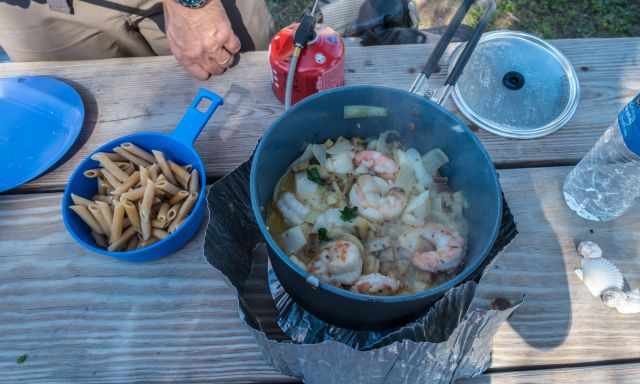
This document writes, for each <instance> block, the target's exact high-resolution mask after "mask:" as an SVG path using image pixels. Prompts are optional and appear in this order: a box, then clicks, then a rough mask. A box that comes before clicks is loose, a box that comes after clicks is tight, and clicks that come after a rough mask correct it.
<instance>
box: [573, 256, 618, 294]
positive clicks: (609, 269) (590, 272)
mask: <svg viewBox="0 0 640 384" xmlns="http://www.w3.org/2000/svg"><path fill="white" fill-rule="evenodd" d="M576 273H577V274H578V276H579V277H580V278H581V279H582V281H583V282H584V284H585V285H586V286H587V288H588V289H589V292H591V294H592V295H593V296H595V297H600V295H601V294H602V293H603V292H604V291H605V290H607V289H611V288H617V289H619V290H622V287H623V286H624V277H623V276H622V273H620V270H618V268H617V267H616V266H615V265H614V264H613V263H612V262H610V261H609V260H607V259H605V258H602V257H600V258H596V259H590V258H583V259H582V270H577V271H576Z"/></svg>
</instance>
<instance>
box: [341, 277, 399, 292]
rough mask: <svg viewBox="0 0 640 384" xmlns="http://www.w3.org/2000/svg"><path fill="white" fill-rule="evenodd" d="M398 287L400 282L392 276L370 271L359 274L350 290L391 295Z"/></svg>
mask: <svg viewBox="0 0 640 384" xmlns="http://www.w3.org/2000/svg"><path fill="white" fill-rule="evenodd" d="M398 289H400V282H399V281H398V280H396V279H394V278H392V277H389V276H385V275H381V274H379V273H372V274H369V275H364V276H361V277H360V278H359V279H358V281H356V283H355V284H354V285H353V286H352V287H351V290H352V291H354V292H359V293H369V294H374V295H391V294H393V293H395V292H396V291H398Z"/></svg>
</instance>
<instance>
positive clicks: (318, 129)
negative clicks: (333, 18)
mask: <svg viewBox="0 0 640 384" xmlns="http://www.w3.org/2000/svg"><path fill="white" fill-rule="evenodd" d="M352 105H363V106H374V107H381V108H384V109H385V110H386V111H387V114H386V116H378V117H369V118H353V119H346V118H345V116H344V108H345V107H346V106H352ZM389 130H395V131H397V132H398V133H399V134H400V140H401V141H402V143H403V144H404V145H405V146H407V147H413V148H416V149H417V150H418V151H419V152H420V153H426V152H427V151H429V150H431V149H434V148H441V149H442V150H444V152H445V153H446V154H447V155H448V156H449V158H450V162H449V163H448V164H446V165H445V166H444V167H443V169H442V172H443V174H444V176H446V177H448V178H449V185H450V186H451V187H452V188H453V189H454V190H460V191H462V192H463V193H464V195H465V197H466V199H467V200H468V202H469V209H467V210H465V217H466V218H467V220H468V222H469V227H470V233H469V236H468V239H467V244H468V247H467V255H466V259H465V264H464V268H463V270H462V271H461V272H460V273H459V274H458V275H456V276H455V277H454V278H453V279H451V280H449V281H447V282H446V283H444V284H441V285H439V286H437V287H434V288H432V289H428V290H425V291H422V292H419V293H417V294H414V295H403V296H369V295H363V294H359V293H354V292H350V291H346V290H343V289H340V288H336V287H334V286H332V285H329V284H320V285H319V286H316V285H315V284H314V279H309V277H310V275H309V273H307V272H305V271H303V270H302V269H301V268H300V267H298V266H297V265H296V264H295V263H293V262H292V261H291V259H290V258H289V257H288V256H287V255H286V254H285V252H283V251H282V250H281V249H280V247H279V246H278V244H277V243H276V241H275V239H274V238H273V237H272V236H271V234H270V233H269V231H268V229H267V227H266V217H265V210H264V207H268V206H269V204H270V203H271V198H272V196H273V189H274V187H275V185H276V183H277V182H278V180H279V179H280V177H281V176H282V175H283V174H284V173H285V172H286V171H287V169H288V167H289V165H290V164H291V162H293V161H294V160H295V159H296V158H297V157H298V156H300V154H302V152H303V151H304V149H305V147H306V145H308V144H310V143H322V142H324V141H325V140H327V139H329V138H332V139H335V138H337V137H338V136H345V137H353V136H360V137H376V136H378V135H380V134H381V133H382V132H385V131H389ZM250 189H251V206H252V209H253V212H254V214H255V216H256V221H257V223H258V227H259V228H260V231H261V232H262V235H263V236H264V237H265V239H266V241H267V243H268V244H269V251H270V254H269V256H270V259H271V263H272V265H273V268H274V271H275V272H276V275H277V276H278V279H279V280H280V282H281V283H282V285H283V287H284V288H285V290H286V291H287V292H288V293H289V294H290V295H291V296H292V297H293V298H294V299H295V300H296V302H298V303H299V304H301V305H302V306H303V307H304V308H305V309H306V310H308V311H309V312H311V313H313V314H314V315H316V316H317V317H319V318H321V319H323V320H325V321H327V322H329V323H332V324H335V325H339V326H343V327H347V328H352V329H381V328H386V327H391V326H396V325H399V324H403V323H405V322H406V321H409V320H412V319H415V318H416V317H417V316H419V315H420V314H422V313H424V312H425V311H426V310H427V309H428V308H429V306H430V305H431V304H432V303H433V302H435V301H436V300H438V299H439V298H440V297H442V295H443V294H444V293H445V292H446V291H447V290H449V289H451V288H452V287H454V286H456V285H458V284H460V283H463V282H465V281H467V280H469V279H471V278H473V276H476V275H477V273H478V272H479V270H480V269H481V267H482V266H483V265H484V262H485V259H486V258H487V256H488V255H489V252H490V251H491V248H492V247H493V243H494V242H495V239H496V237H497V235H498V232H499V229H500V223H501V218H502V195H501V191H500V185H499V184H498V176H497V174H496V170H495V167H494V166H493V163H492V161H491V158H490V157H489V155H488V154H487V152H486V150H485V149H484V147H483V146H482V144H481V143H480V141H479V140H478V138H477V137H476V136H475V135H474V134H473V132H471V131H470V130H469V128H467V126H466V125H465V124H464V123H463V122H462V121H460V119H458V118H457V117H456V116H455V115H454V114H453V113H451V112H449V111H447V110H446V109H444V108H442V107H441V106H439V105H437V104H436V103H433V102H431V101H430V100H427V99H426V98H424V97H420V96H416V95H414V94H411V93H409V92H406V91H402V90H397V89H391V88H384V87H373V86H355V87H344V88H337V89H333V90H330V91H326V92H323V93H320V94H317V95H314V96H311V97H309V98H307V99H305V100H304V101H302V102H300V103H298V104H296V106H295V107H294V108H292V109H291V110H289V111H288V112H287V113H285V114H284V115H283V116H282V117H281V118H280V119H279V120H278V121H276V122H275V123H274V124H273V125H272V126H271V128H270V129H268V130H267V131H266V132H265V134H264V136H263V138H262V140H261V141H260V145H258V148H257V150H256V153H255V155H254V158H253V163H252V167H251V182H250ZM315 281H317V280H315Z"/></svg>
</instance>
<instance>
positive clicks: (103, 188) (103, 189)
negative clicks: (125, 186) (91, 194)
mask: <svg viewBox="0 0 640 384" xmlns="http://www.w3.org/2000/svg"><path fill="white" fill-rule="evenodd" d="M107 193H109V184H108V183H107V182H106V181H105V180H104V179H103V178H102V177H99V178H98V194H100V195H106V194H107Z"/></svg>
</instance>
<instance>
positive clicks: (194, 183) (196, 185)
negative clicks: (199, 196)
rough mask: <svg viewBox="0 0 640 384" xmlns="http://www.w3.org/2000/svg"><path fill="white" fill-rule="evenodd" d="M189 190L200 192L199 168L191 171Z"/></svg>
mask: <svg viewBox="0 0 640 384" xmlns="http://www.w3.org/2000/svg"><path fill="white" fill-rule="evenodd" d="M189 192H191V193H200V172H198V170H197V169H194V170H193V171H191V177H190V179H189Z"/></svg>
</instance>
